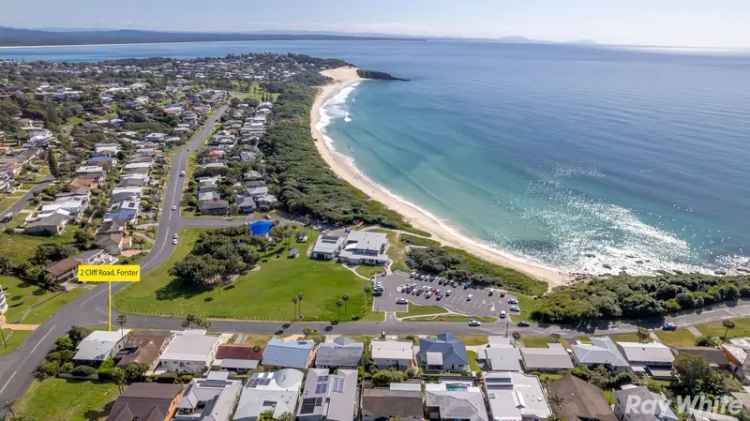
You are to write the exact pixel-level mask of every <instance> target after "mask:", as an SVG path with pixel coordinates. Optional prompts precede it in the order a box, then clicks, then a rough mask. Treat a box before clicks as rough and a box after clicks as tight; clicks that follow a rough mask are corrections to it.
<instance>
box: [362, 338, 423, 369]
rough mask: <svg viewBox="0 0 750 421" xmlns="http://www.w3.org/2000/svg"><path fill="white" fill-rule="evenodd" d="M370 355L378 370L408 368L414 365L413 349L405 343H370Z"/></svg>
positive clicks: (409, 344)
mask: <svg viewBox="0 0 750 421" xmlns="http://www.w3.org/2000/svg"><path fill="white" fill-rule="evenodd" d="M370 355H371V357H372V361H373V363H374V364H375V365H376V366H377V367H378V368H389V367H398V368H409V367H411V366H412V365H413V364H414V347H413V346H412V343H411V342H405V341H390V340H389V341H372V342H371V343H370Z"/></svg>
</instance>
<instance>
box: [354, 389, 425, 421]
mask: <svg viewBox="0 0 750 421" xmlns="http://www.w3.org/2000/svg"><path fill="white" fill-rule="evenodd" d="M360 411H361V418H362V421H379V420H384V419H385V420H387V419H398V420H401V421H421V420H423V419H424V410H423V405H422V392H419V391H414V390H392V389H364V390H363V391H362V404H361V409H360Z"/></svg>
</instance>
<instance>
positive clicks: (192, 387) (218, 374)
mask: <svg viewBox="0 0 750 421" xmlns="http://www.w3.org/2000/svg"><path fill="white" fill-rule="evenodd" d="M241 389H242V382H241V381H239V380H229V372H226V371H212V372H210V373H208V375H207V376H206V378H201V379H193V380H191V381H190V383H189V384H188V385H187V387H186V388H185V391H184V392H182V396H181V398H180V402H179V403H178V404H177V411H176V412H175V415H174V418H172V419H173V420H174V421H229V420H230V419H231V417H232V412H234V407H235V404H236V403H237V398H238V397H239V395H240V390H241Z"/></svg>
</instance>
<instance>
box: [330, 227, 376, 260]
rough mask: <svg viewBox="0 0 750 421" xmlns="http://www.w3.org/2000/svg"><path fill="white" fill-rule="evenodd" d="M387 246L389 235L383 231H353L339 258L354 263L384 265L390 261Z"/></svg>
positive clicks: (347, 238)
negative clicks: (386, 252)
mask: <svg viewBox="0 0 750 421" xmlns="http://www.w3.org/2000/svg"><path fill="white" fill-rule="evenodd" d="M387 247H388V236H387V235H386V234H384V233H382V232H372V231H351V232H350V233H349V235H347V237H346V241H345V242H344V245H343V247H342V249H341V250H340V251H339V260H341V261H343V262H345V263H349V264H352V265H361V264H366V265H384V264H386V263H388V255H387V254H385V250H386V248H387Z"/></svg>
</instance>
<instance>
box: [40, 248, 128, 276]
mask: <svg viewBox="0 0 750 421" xmlns="http://www.w3.org/2000/svg"><path fill="white" fill-rule="evenodd" d="M115 262H117V258H115V257H112V256H110V255H109V254H107V253H105V252H104V250H102V249H94V250H87V251H85V252H83V253H81V254H79V255H76V256H71V257H67V258H65V259H62V260H58V261H57V262H54V263H51V264H49V265H47V274H49V278H50V279H51V280H52V281H54V282H56V283H63V282H69V281H75V280H76V279H77V275H76V270H77V269H78V265H79V264H98V263H115Z"/></svg>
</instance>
